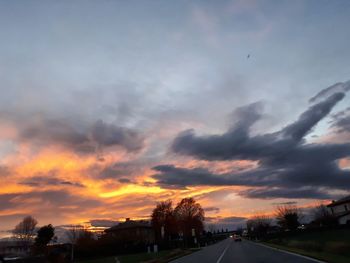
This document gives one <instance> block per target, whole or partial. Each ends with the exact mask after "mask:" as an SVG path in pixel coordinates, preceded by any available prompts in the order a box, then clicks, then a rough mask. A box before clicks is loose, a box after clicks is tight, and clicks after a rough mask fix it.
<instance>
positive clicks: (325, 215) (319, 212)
mask: <svg viewBox="0 0 350 263" xmlns="http://www.w3.org/2000/svg"><path fill="white" fill-rule="evenodd" d="M313 223H314V224H316V225H318V226H320V227H322V226H335V225H337V224H338V220H337V218H336V217H335V216H334V215H333V214H332V213H331V212H330V211H329V210H328V208H327V207H326V206H325V205H324V204H319V205H318V206H316V207H315V209H314V211H313Z"/></svg>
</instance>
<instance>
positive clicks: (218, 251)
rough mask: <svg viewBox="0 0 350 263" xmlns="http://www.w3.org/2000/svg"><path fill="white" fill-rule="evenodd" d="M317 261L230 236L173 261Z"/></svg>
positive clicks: (260, 262) (240, 262) (247, 262)
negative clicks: (238, 240)
mask: <svg viewBox="0 0 350 263" xmlns="http://www.w3.org/2000/svg"><path fill="white" fill-rule="evenodd" d="M197 262H198V263H229V262H230V263H233V262H238V263H312V262H313V263H315V262H320V261H317V260H313V259H308V258H306V257H302V256H298V255H294V254H291V253H286V252H283V251H279V250H275V249H271V248H269V247H265V246H262V245H260V244H255V243H253V242H250V241H246V240H243V241H242V242H234V241H233V240H232V238H228V239H226V240H224V241H221V242H219V243H217V244H215V245H211V246H208V247H204V248H203V249H202V250H200V251H198V252H195V253H192V254H190V255H188V256H185V257H182V258H179V259H177V260H174V261H172V262H171V263H197Z"/></svg>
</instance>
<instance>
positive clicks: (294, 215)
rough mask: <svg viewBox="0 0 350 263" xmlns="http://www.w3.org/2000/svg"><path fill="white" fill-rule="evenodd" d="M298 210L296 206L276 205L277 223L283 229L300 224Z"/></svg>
mask: <svg viewBox="0 0 350 263" xmlns="http://www.w3.org/2000/svg"><path fill="white" fill-rule="evenodd" d="M299 219H300V212H299V210H298V208H297V207H296V206H291V205H287V206H278V207H277V208H276V220H277V224H278V225H279V226H280V227H281V228H282V229H284V230H295V229H297V228H298V226H299V225H300V223H299Z"/></svg>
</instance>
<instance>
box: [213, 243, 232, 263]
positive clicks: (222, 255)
mask: <svg viewBox="0 0 350 263" xmlns="http://www.w3.org/2000/svg"><path fill="white" fill-rule="evenodd" d="M230 241H231V240H229V243H228V244H227V246H226V247H225V249H224V251H223V252H222V254H221V255H220V257H219V258H218V260H217V261H216V263H220V261H221V259H222V258H223V257H224V255H225V253H226V250H227V249H228V248H229V246H230V245H231V242H230Z"/></svg>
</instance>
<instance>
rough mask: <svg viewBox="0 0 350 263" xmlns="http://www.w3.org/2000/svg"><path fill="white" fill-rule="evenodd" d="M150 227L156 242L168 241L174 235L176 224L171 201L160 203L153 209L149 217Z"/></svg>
mask: <svg viewBox="0 0 350 263" xmlns="http://www.w3.org/2000/svg"><path fill="white" fill-rule="evenodd" d="M151 222H152V226H153V228H154V230H155V233H156V238H157V240H158V241H161V240H162V239H164V240H166V241H168V240H169V237H170V236H171V235H172V234H175V233H176V222H175V217H174V209H173V207H172V202H171V200H167V201H162V202H159V203H158V204H157V206H156V207H155V208H154V209H153V211H152V215H151Z"/></svg>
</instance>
